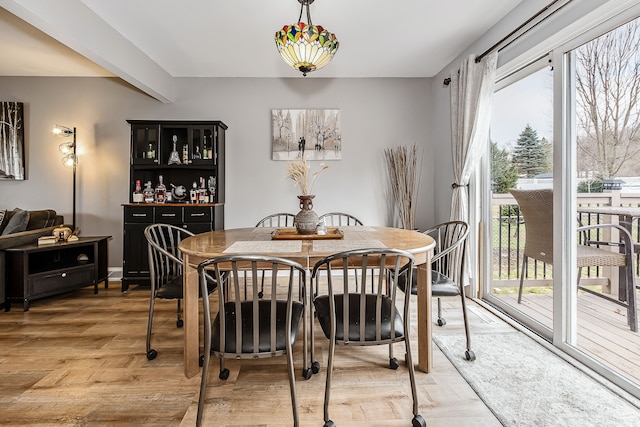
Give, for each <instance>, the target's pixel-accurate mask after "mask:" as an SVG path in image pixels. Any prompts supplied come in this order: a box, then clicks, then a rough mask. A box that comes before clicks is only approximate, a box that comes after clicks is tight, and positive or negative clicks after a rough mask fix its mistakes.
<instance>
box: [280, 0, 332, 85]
mask: <svg viewBox="0 0 640 427" xmlns="http://www.w3.org/2000/svg"><path fill="white" fill-rule="evenodd" d="M313 2H314V0H298V3H300V5H301V6H300V16H299V17H298V23H297V24H291V25H285V26H284V27H282V29H281V30H279V31H277V32H276V36H275V40H276V47H277V48H278V52H280V55H281V56H282V59H283V60H284V62H286V63H287V64H289V65H290V66H292V67H293V68H295V69H296V70H298V71H301V72H302V75H303V76H306V75H307V73H310V72H311V71H315V70H319V69H320V68H322V67H324V66H325V65H327V64H328V63H329V61H331V59H332V58H333V55H335V53H336V51H337V50H338V46H339V43H338V39H337V38H336V35H335V34H333V33H330V32H329V31H327V30H325V29H324V28H323V27H322V26H320V25H313V23H312V22H311V13H310V12H309V5H310V4H311V3H313ZM305 8H306V9H307V21H308V23H309V24H308V25H307V24H305V23H304V22H302V12H303V11H304V9H305Z"/></svg>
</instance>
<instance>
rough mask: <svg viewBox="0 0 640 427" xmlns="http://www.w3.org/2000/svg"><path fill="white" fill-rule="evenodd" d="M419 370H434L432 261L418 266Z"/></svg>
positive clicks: (428, 260) (427, 371)
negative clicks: (432, 347)
mask: <svg viewBox="0 0 640 427" xmlns="http://www.w3.org/2000/svg"><path fill="white" fill-rule="evenodd" d="M417 270H418V277H417V285H418V307H417V311H418V369H420V370H422V371H423V372H426V373H429V372H431V370H432V369H433V357H432V349H431V345H432V344H431V260H430V259H427V262H426V263H424V264H420V265H418V268H417Z"/></svg>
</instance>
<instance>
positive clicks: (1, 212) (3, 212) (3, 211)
mask: <svg viewBox="0 0 640 427" xmlns="http://www.w3.org/2000/svg"><path fill="white" fill-rule="evenodd" d="M6 214H7V210H6V209H0V233H2V230H3V229H4V226H3V225H2V222H3V221H4V217H5V215H6Z"/></svg>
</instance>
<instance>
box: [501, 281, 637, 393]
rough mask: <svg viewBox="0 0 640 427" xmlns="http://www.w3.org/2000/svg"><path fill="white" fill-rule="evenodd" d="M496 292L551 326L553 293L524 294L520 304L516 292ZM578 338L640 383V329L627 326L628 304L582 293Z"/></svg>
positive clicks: (593, 353) (581, 344)
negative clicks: (502, 293) (503, 293)
mask: <svg viewBox="0 0 640 427" xmlns="http://www.w3.org/2000/svg"><path fill="white" fill-rule="evenodd" d="M495 296H496V297H498V298H500V299H501V300H503V301H505V302H506V303H508V304H509V305H511V306H514V307H517V308H518V309H519V310H521V311H522V312H523V313H525V314H527V315H528V316H530V317H532V318H534V319H536V320H537V321H539V322H540V323H542V324H543V325H545V326H548V327H550V328H551V326H552V309H553V298H552V296H551V295H541V294H525V295H523V297H522V303H521V304H518V303H517V298H518V296H517V294H510V295H495ZM638 301H640V293H638ZM638 313H639V315H640V310H638ZM577 339H578V341H577V346H578V347H579V348H581V349H583V350H584V351H586V352H587V353H588V354H590V355H591V356H593V357H595V358H597V359H598V360H600V361H602V362H604V363H606V364H607V365H609V366H610V367H612V368H613V369H615V370H617V371H620V372H621V373H622V374H623V375H625V376H628V377H629V378H631V379H633V380H634V381H635V382H637V383H640V363H638V361H639V360H640V332H631V330H630V329H629V327H628V326H627V313H626V309H625V308H623V307H621V306H618V305H616V304H613V303H611V302H608V301H606V300H605V299H603V298H599V297H597V296H595V295H591V294H588V293H582V292H581V293H579V294H578V338H577Z"/></svg>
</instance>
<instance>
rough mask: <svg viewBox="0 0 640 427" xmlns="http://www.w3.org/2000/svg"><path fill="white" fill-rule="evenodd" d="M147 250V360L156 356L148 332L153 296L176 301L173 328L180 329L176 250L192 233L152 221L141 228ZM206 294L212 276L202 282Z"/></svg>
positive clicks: (179, 276) (179, 265)
mask: <svg viewBox="0 0 640 427" xmlns="http://www.w3.org/2000/svg"><path fill="white" fill-rule="evenodd" d="M144 236H145V238H146V240H147V243H148V245H147V247H148V253H149V277H150V280H151V298H150V302H149V321H148V324H147V359H148V360H153V359H155V358H156V357H157V356H158V352H157V350H156V349H154V348H151V332H152V327H153V314H154V309H155V301H156V298H160V299H175V300H177V320H176V327H178V328H182V326H183V324H184V323H183V321H182V309H181V301H182V297H183V290H182V289H183V287H182V281H183V276H182V274H183V264H182V254H181V253H180V250H179V249H178V245H179V244H180V242H181V241H182V240H183V239H185V238H187V237H189V236H193V233H191V232H190V231H187V230H185V229H183V228H181V227H176V226H174V225H170V224H152V225H149V226H147V227H146V228H145V230H144ZM206 286H207V293H208V294H209V293H211V292H213V291H214V290H215V289H216V287H217V285H216V282H215V281H214V280H212V278H210V277H209V278H207V281H206Z"/></svg>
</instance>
